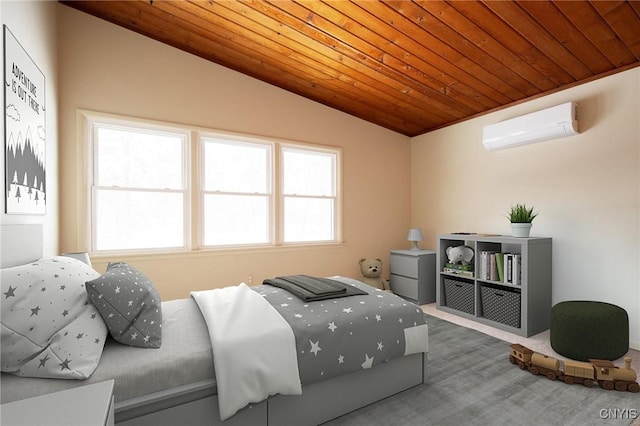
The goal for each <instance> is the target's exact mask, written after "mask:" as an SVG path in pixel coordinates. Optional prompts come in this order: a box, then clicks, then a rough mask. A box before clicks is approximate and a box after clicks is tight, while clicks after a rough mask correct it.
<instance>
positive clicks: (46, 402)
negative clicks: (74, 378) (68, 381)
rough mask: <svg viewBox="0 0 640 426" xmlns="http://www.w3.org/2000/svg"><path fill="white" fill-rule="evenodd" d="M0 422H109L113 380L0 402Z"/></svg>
mask: <svg viewBox="0 0 640 426" xmlns="http://www.w3.org/2000/svg"><path fill="white" fill-rule="evenodd" d="M0 419H1V420H2V421H1V422H0V423H2V425H3V426H50V425H61V426H62V425H64V426H105V425H106V426H113V425H114V412H113V380H107V381H105V382H100V383H94V384H91V385H86V386H78V387H77V388H73V389H68V390H64V391H60V392H54V393H50V394H47V395H40V396H35V397H33V398H27V399H22V400H20V401H14V402H9V403H6V404H2V405H1V406H0Z"/></svg>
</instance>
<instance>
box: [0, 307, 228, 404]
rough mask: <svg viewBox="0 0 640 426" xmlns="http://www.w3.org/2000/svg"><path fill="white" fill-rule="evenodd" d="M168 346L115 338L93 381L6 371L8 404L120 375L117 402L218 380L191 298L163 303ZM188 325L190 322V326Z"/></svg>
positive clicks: (4, 387)
mask: <svg viewBox="0 0 640 426" xmlns="http://www.w3.org/2000/svg"><path fill="white" fill-rule="evenodd" d="M162 317H163V322H162V340H163V341H162V346H161V347H160V348H159V349H144V348H135V347H131V346H125V345H122V344H120V343H118V342H116V341H114V340H112V339H109V340H108V341H107V343H106V344H105V348H104V351H103V353H102V358H101V360H100V364H99V365H98V368H96V370H95V372H94V373H93V375H92V376H91V377H90V378H89V379H87V380H61V379H35V378H25V377H18V376H14V375H12V374H5V373H2V376H1V379H0V386H1V388H0V395H1V396H2V403H3V404H4V403H6V402H11V401H16V400H19V399H23V398H29V397H32V396H37V395H43V394H47V393H51V392H57V391H61V390H65V389H70V388H73V387H76V386H82V385H86V384H90V383H97V382H102V381H104V380H109V379H114V380H115V385H114V396H115V400H116V402H118V401H123V400H127V399H130V398H133V397H136V396H141V395H147V394H150V393H153V392H158V391H163V390H167V389H172V388H175V387H178V386H182V385H187V384H192V383H196V382H200V381H203V380H207V379H209V380H215V374H214V369H213V351H212V350H211V343H210V340H209V334H208V331H207V326H206V324H205V322H204V320H203V318H202V314H201V313H200V310H199V309H198V306H197V305H196V303H195V301H194V300H193V299H191V298H189V299H180V300H171V301H167V302H163V303H162ZM185 324H189V326H188V327H185Z"/></svg>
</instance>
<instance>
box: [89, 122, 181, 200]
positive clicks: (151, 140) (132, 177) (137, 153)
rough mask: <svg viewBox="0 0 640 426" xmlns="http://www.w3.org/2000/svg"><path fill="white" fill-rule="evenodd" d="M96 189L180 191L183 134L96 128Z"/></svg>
mask: <svg viewBox="0 0 640 426" xmlns="http://www.w3.org/2000/svg"><path fill="white" fill-rule="evenodd" d="M97 130H98V134H97V138H98V139H97V147H96V149H97V164H96V166H97V168H96V172H97V176H96V181H95V184H96V185H99V186H120V187H125V188H127V187H128V188H154V189H166V188H168V189H182V188H183V173H182V164H183V144H184V143H185V138H184V135H180V134H175V135H172V134H168V133H152V132H151V131H149V132H146V133H145V132H143V131H137V130H136V129H117V128H111V127H98V129H97Z"/></svg>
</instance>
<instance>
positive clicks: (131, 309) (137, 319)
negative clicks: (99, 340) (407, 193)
mask: <svg viewBox="0 0 640 426" xmlns="http://www.w3.org/2000/svg"><path fill="white" fill-rule="evenodd" d="M86 287H87V293H88V294H89V298H90V299H91V301H92V302H93V304H94V305H95V306H96V308H98V311H99V312H100V315H102V319H103V320H104V322H105V323H106V324H107V328H108V329H109V333H110V334H111V336H112V337H113V338H114V339H115V340H117V341H118V342H120V343H122V344H125V345H129V346H136V347H140V348H159V347H160V345H161V344H162V307H161V303H160V296H159V294H158V291H157V290H156V288H155V286H154V285H153V282H151V280H150V279H149V278H148V277H147V276H146V275H144V274H143V273H142V272H140V271H138V270H137V269H135V268H134V267H133V266H131V265H129V264H127V263H124V262H115V263H109V264H108V265H107V270H106V271H105V273H104V274H103V275H102V276H100V277H99V278H96V279H94V280H91V281H88V282H87V285H86Z"/></svg>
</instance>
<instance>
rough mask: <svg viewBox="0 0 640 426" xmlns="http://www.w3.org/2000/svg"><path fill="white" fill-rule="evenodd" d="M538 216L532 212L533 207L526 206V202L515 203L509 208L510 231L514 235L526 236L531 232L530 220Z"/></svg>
mask: <svg viewBox="0 0 640 426" xmlns="http://www.w3.org/2000/svg"><path fill="white" fill-rule="evenodd" d="M536 216H538V213H534V212H533V207H531V208H527V205H526V204H516V205H515V206H511V210H509V221H511V233H512V235H513V236H514V237H524V238H526V237H528V236H529V233H530V232H531V222H533V219H535V218H536Z"/></svg>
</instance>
